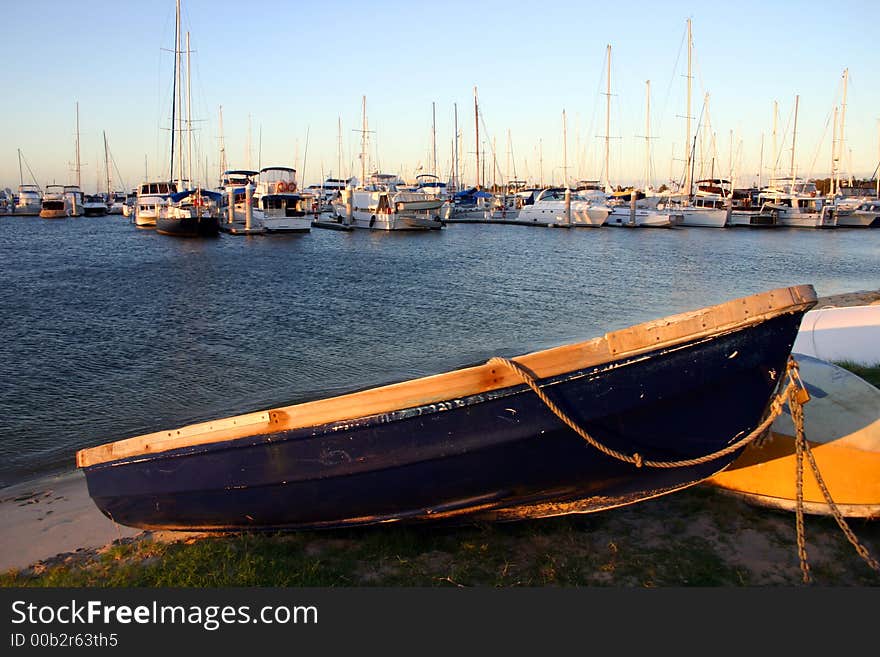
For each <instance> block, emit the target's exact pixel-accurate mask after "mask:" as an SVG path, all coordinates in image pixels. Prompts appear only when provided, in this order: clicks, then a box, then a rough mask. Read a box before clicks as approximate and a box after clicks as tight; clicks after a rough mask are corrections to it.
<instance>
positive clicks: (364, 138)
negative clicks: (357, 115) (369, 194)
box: [361, 96, 367, 186]
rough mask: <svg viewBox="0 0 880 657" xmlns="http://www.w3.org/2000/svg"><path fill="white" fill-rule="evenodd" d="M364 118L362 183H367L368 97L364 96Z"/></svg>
mask: <svg viewBox="0 0 880 657" xmlns="http://www.w3.org/2000/svg"><path fill="white" fill-rule="evenodd" d="M362 104H363V119H362V122H363V123H362V127H361V185H362V186H363V185H366V181H367V97H366V96H364V97H363V100H362Z"/></svg>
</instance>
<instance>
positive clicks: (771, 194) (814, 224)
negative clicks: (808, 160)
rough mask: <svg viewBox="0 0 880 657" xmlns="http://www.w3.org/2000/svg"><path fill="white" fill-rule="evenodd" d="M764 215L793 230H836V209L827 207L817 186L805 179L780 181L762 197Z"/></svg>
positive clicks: (774, 182) (759, 196)
mask: <svg viewBox="0 0 880 657" xmlns="http://www.w3.org/2000/svg"><path fill="white" fill-rule="evenodd" d="M758 201H759V203H760V204H761V214H769V215H771V216H775V217H777V222H778V224H779V225H780V226H787V227H790V228H834V227H835V226H837V218H836V217H835V216H834V212H833V211H832V210H833V207H832V206H831V205H825V203H824V199H823V198H822V197H821V196H819V195H818V193H817V191H816V183H814V182H807V181H804V180H803V179H802V178H779V179H777V180H775V181H773V182H771V184H770V186H768V187H766V188H764V189H762V190H761V192H760V193H759V194H758Z"/></svg>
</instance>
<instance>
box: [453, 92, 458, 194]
mask: <svg viewBox="0 0 880 657" xmlns="http://www.w3.org/2000/svg"><path fill="white" fill-rule="evenodd" d="M452 113H453V115H454V117H455V137H453V140H452V160H453V162H455V166H454V167H453V177H452V191H453V192H457V191H458V103H453V104H452Z"/></svg>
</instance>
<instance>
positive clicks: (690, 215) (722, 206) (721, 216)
mask: <svg viewBox="0 0 880 657" xmlns="http://www.w3.org/2000/svg"><path fill="white" fill-rule="evenodd" d="M693 43H694V42H693V37H692V30H691V19H690V18H689V19H687V62H688V64H687V67H688V70H687V76H686V77H687V108H686V110H687V111H686V112H685V115H684V120H685V124H686V126H687V128H686V130H685V131H686V137H685V142H684V143H685V148H686V150H687V157H686V158H685V183H684V189H683V194H671V195H668V196H667V205H671V206H673V207H675V205H678V207H677V208H676V211H677V212H679V213H680V214H681V222H680V223H681V225H682V226H702V227H706V228H724V227H725V226H727V222H728V219H729V212H728V209H727V201H728V199H727V197H726V196H724V193H725V192H726V194H727V196H730V194H732V193H733V190H732V189H730V185H729V183H728V188H727V189H726V190H725V189H723V188H722V187H717V186H716V189H713V190H712V191H708V190H706V189H703V190H700V189H699V188H698V190H697V193H696V194H694V193H693V186H694V183H693V165H694V147H693V145H692V144H691V79H692V78H693V75H692V74H691V71H692V64H691V57H692V55H691V53H692V51H693ZM708 99H709V95H708V94H706V98H705V100H704V109H705V107H707V106H708V102H709V100H708ZM694 144H696V137H695V138H694ZM712 180H714V176H713V177H712ZM701 182H705V181H701ZM710 182H712V181H711V180H710ZM698 187H699V186H698Z"/></svg>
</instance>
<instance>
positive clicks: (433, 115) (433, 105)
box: [431, 101, 437, 176]
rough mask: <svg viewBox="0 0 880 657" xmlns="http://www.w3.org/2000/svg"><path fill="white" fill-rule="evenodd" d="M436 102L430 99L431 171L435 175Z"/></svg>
mask: <svg viewBox="0 0 880 657" xmlns="http://www.w3.org/2000/svg"><path fill="white" fill-rule="evenodd" d="M436 105H437V103H435V102H433V101H431V159H432V162H433V167H434V168H433V170H432V171H431V173H433V174H434V175H435V176H436V175H437V107H436Z"/></svg>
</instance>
